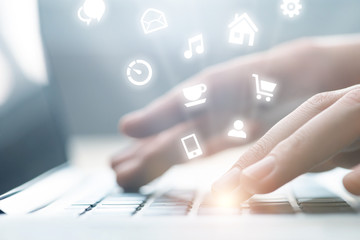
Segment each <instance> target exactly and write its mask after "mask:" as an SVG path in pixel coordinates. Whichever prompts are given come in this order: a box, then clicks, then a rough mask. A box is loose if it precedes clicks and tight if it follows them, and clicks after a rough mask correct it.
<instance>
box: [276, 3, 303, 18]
mask: <svg viewBox="0 0 360 240" xmlns="http://www.w3.org/2000/svg"><path fill="white" fill-rule="evenodd" d="M280 8H281V9H282V12H283V14H284V15H288V16H289V17H291V18H292V17H294V16H295V15H299V14H300V9H302V5H301V4H300V0H283V3H282V4H281V6H280Z"/></svg>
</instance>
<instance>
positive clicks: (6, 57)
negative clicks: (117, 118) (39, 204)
mask: <svg viewBox="0 0 360 240" xmlns="http://www.w3.org/2000/svg"><path fill="white" fill-rule="evenodd" d="M35 2H36V1H23V3H24V4H25V5H27V6H23V10H24V11H23V10H21V9H18V8H16V4H11V1H7V3H10V4H7V3H6V1H2V2H0V16H1V17H0V195H2V194H4V193H6V192H8V191H9V190H11V189H13V188H15V187H17V186H19V185H21V184H23V183H25V182H27V181H29V180H31V179H33V178H34V177H36V176H38V175H40V174H42V173H44V172H46V171H47V170H49V169H51V168H53V167H56V166H59V165H61V164H62V163H64V162H66V154H65V139H66V136H65V134H64V131H63V130H64V129H63V126H62V121H61V115H60V108H59V106H58V105H57V104H58V101H56V95H57V94H56V91H55V90H56V89H55V88H54V82H52V79H51V78H49V77H48V76H49V71H48V69H47V68H46V62H45V57H44V56H45V54H44V49H43V47H42V43H41V37H40V27H39V24H38V17H37V5H36V3H35ZM19 11H20V13H19ZM22 11H23V13H22ZM12 13H14V14H12ZM18 14H26V15H27V18H22V19H27V21H26V22H24V21H22V22H19V21H17V19H16V18H17V16H18ZM23 17H24V16H23Z"/></svg>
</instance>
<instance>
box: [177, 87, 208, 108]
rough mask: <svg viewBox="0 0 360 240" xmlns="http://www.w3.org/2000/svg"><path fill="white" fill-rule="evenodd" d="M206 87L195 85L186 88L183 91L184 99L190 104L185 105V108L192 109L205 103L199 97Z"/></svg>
mask: <svg viewBox="0 0 360 240" xmlns="http://www.w3.org/2000/svg"><path fill="white" fill-rule="evenodd" d="M206 90H207V87H206V85H205V84H202V83H201V84H197V85H195V86H192V87H187V88H184V89H183V94H184V97H185V98H186V99H187V100H189V101H190V102H188V103H185V104H184V105H185V106H186V107H193V106H196V105H199V104H203V103H205V102H206V98H202V99H200V98H201V95H202V94H203V93H205V92H206Z"/></svg>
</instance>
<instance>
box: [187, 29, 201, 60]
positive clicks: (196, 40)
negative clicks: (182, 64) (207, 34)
mask: <svg viewBox="0 0 360 240" xmlns="http://www.w3.org/2000/svg"><path fill="white" fill-rule="evenodd" d="M188 44H189V49H188V50H186V51H185V52H184V56H185V58H186V59H190V58H192V56H193V52H194V51H193V46H195V52H196V53H197V54H202V53H204V40H203V35H202V34H199V35H196V36H194V37H192V38H189V40H188Z"/></svg>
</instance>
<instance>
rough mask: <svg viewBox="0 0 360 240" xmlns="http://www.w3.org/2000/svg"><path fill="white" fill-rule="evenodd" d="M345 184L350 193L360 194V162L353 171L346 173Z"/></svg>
mask: <svg viewBox="0 0 360 240" xmlns="http://www.w3.org/2000/svg"><path fill="white" fill-rule="evenodd" d="M343 184H344V186H345V188H346V190H348V191H349V192H350V193H352V194H355V195H360V164H359V165H357V166H356V167H355V168H354V169H353V171H352V172H350V173H348V174H347V175H345V177H344V179H343Z"/></svg>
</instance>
